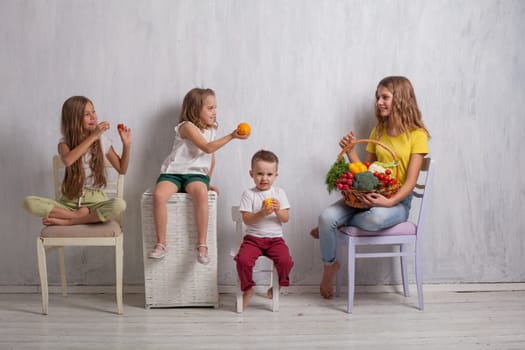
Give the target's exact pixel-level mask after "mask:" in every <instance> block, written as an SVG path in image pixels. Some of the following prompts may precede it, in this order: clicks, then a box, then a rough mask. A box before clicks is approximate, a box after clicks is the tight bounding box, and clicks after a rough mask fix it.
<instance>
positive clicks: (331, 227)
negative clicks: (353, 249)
mask: <svg viewBox="0 0 525 350" xmlns="http://www.w3.org/2000/svg"><path fill="white" fill-rule="evenodd" d="M411 201H412V195H409V196H408V197H407V198H405V199H404V200H403V201H401V202H400V203H398V204H397V205H395V206H393V207H390V208H384V207H372V208H370V209H356V208H352V207H349V206H347V205H346V204H345V202H344V200H342V199H341V200H339V201H337V202H335V203H334V204H332V205H330V206H329V207H328V208H326V209H325V210H323V212H322V213H321V215H320V216H319V241H320V244H321V257H322V259H323V262H324V263H325V264H327V265H330V264H333V263H334V262H335V252H336V246H337V234H338V233H337V230H338V228H339V227H340V226H356V227H359V228H360V229H362V230H366V231H379V230H383V229H385V228H388V227H391V226H394V225H397V224H399V223H402V222H405V221H406V220H407V219H408V214H409V212H410V202H411Z"/></svg>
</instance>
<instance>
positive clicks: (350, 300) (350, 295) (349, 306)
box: [346, 239, 356, 314]
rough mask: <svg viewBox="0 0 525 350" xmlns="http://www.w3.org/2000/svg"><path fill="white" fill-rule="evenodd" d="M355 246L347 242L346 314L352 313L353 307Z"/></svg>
mask: <svg viewBox="0 0 525 350" xmlns="http://www.w3.org/2000/svg"><path fill="white" fill-rule="evenodd" d="M355 249H356V248H355V245H354V244H353V243H352V241H351V240H350V239H349V240H348V303H347V305H346V312H348V313H349V314H351V313H352V309H353V307H354V293H355V263H356V258H355Z"/></svg>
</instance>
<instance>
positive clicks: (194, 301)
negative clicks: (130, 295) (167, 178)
mask: <svg viewBox="0 0 525 350" xmlns="http://www.w3.org/2000/svg"><path fill="white" fill-rule="evenodd" d="M208 203H209V221H208V242H207V243H208V255H209V257H210V263H209V264H208V265H201V264H199V263H198V262H197V259H196V249H195V248H196V246H197V230H196V227H195V219H194V214H193V202H192V200H191V198H190V197H189V196H188V195H187V194H185V193H176V194H174V195H173V196H172V197H171V198H170V200H169V201H168V204H167V209H168V224H167V244H166V245H167V248H168V255H167V256H166V257H164V258H163V259H149V258H148V252H149V251H150V250H151V249H153V247H154V246H155V243H156V235H155V223H154V220H153V203H152V194H151V191H150V190H147V191H146V192H144V194H143V195H142V200H141V209H142V239H143V256H144V286H145V297H146V305H145V306H146V308H151V307H184V306H194V307H198V306H213V307H218V306H219V292H218V286H217V284H218V281H217V194H216V193H215V192H211V191H210V192H209V194H208Z"/></svg>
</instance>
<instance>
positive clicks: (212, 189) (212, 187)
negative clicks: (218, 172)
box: [210, 185, 219, 196]
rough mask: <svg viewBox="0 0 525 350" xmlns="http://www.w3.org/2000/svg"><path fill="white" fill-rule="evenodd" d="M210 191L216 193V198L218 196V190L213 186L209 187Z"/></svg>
mask: <svg viewBox="0 0 525 350" xmlns="http://www.w3.org/2000/svg"><path fill="white" fill-rule="evenodd" d="M210 191H213V192H215V193H217V196H218V195H219V189H218V188H217V187H215V186H213V185H210Z"/></svg>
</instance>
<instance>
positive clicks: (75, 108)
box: [60, 96, 106, 199]
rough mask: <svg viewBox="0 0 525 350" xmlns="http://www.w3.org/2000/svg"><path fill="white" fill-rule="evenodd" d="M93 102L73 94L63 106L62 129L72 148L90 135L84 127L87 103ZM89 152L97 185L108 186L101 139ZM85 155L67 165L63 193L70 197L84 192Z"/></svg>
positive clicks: (95, 184)
mask: <svg viewBox="0 0 525 350" xmlns="http://www.w3.org/2000/svg"><path fill="white" fill-rule="evenodd" d="M88 103H91V105H93V102H91V100H89V99H88V98H87V97H84V96H73V97H70V98H68V99H67V100H66V102H64V104H63V106H62V118H61V125H60V126H61V131H62V136H63V137H64V142H65V144H66V145H67V146H68V147H69V149H70V150H72V149H73V148H75V147H76V146H78V145H80V144H81V143H82V142H83V141H84V140H85V139H86V138H87V137H88V136H89V131H87V130H84V128H83V127H82V124H83V120H84V111H85V109H86V105H87V104H88ZM88 152H89V153H90V154H91V161H90V163H89V166H90V168H91V171H92V174H93V175H92V176H93V182H94V186H95V187H105V186H106V173H105V169H104V154H103V152H102V145H101V144H100V140H97V141H95V142H93V143H92V144H91V147H90V148H89V150H88ZM82 158H83V156H82V157H80V158H79V159H77V160H76V161H75V162H74V163H73V164H71V165H70V166H68V167H66V171H65V174H64V180H63V181H62V193H63V194H64V195H65V196H66V197H67V198H70V199H73V198H78V197H80V196H81V194H82V190H83V187H84V182H85V177H86V174H85V173H84V167H83V166H82V161H83V159H82Z"/></svg>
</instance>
